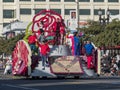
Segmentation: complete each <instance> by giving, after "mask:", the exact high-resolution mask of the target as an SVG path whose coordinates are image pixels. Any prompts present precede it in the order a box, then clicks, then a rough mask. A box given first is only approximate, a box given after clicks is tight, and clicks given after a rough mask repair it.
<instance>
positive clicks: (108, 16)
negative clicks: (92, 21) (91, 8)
mask: <svg viewBox="0 0 120 90" xmlns="http://www.w3.org/2000/svg"><path fill="white" fill-rule="evenodd" d="M98 15H99V21H100V24H103V25H106V24H108V23H109V18H110V10H109V8H108V9H107V12H106V15H107V17H106V18H105V16H103V17H102V10H101V8H100V9H99V11H98ZM106 21H107V22H106Z"/></svg>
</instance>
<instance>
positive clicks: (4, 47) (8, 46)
mask: <svg viewBox="0 0 120 90" xmlns="http://www.w3.org/2000/svg"><path fill="white" fill-rule="evenodd" d="M23 36H24V34H19V35H17V36H15V37H14V38H11V39H5V38H3V37H1V38H0V42H1V43H0V54H2V53H5V54H7V55H10V54H12V51H13V49H14V47H15V45H16V43H17V41H18V40H20V39H22V38H23Z"/></svg>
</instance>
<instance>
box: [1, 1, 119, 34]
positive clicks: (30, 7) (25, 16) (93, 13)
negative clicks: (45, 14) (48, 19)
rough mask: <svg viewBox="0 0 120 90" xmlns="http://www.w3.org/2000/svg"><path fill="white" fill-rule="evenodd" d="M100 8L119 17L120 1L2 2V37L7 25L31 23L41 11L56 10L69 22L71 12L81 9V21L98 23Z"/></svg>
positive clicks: (104, 13) (103, 12)
mask: <svg viewBox="0 0 120 90" xmlns="http://www.w3.org/2000/svg"><path fill="white" fill-rule="evenodd" d="M78 2H79V3H78ZM77 4H79V7H77ZM100 8H101V10H102V15H106V11H107V9H108V8H109V10H110V14H111V15H118V14H120V0H78V1H77V0H0V13H1V15H0V35H1V33H2V32H3V27H4V26H6V25H7V24H9V23H11V22H12V21H14V20H20V21H23V22H30V21H32V18H33V16H34V15H35V14H37V13H38V12H39V11H40V10H44V9H48V10H49V9H50V10H54V11H56V12H58V13H60V14H61V16H62V17H63V18H64V19H65V21H67V20H69V19H70V11H71V10H76V11H77V10H78V9H79V20H80V21H86V20H95V21H97V20H99V16H98V11H99V9H100ZM77 15H78V14H77Z"/></svg>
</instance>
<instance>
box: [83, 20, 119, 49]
mask: <svg viewBox="0 0 120 90" xmlns="http://www.w3.org/2000/svg"><path fill="white" fill-rule="evenodd" d="M88 22H89V26H88V28H84V29H81V30H82V31H84V32H85V36H84V40H87V39H90V40H91V41H92V42H93V43H94V44H95V45H96V46H97V47H99V46H100V47H101V46H115V45H120V21H119V20H117V19H115V20H113V21H112V22H110V23H109V24H107V25H100V24H99V22H95V21H88Z"/></svg>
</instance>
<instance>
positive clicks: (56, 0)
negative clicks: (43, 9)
mask: <svg viewBox="0 0 120 90" xmlns="http://www.w3.org/2000/svg"><path fill="white" fill-rule="evenodd" d="M49 1H50V2H60V1H61V0H49Z"/></svg>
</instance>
